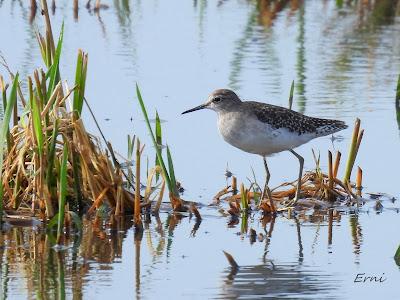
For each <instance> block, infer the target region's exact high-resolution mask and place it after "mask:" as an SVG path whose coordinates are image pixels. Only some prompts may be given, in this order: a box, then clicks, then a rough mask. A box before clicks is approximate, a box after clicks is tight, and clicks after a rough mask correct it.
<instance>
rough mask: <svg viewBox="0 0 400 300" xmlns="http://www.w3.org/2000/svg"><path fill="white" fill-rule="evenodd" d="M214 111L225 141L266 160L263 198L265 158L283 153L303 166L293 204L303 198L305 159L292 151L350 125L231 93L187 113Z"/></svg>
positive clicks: (225, 91)
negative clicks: (245, 99)
mask: <svg viewBox="0 0 400 300" xmlns="http://www.w3.org/2000/svg"><path fill="white" fill-rule="evenodd" d="M204 108H207V109H212V110H214V111H216V112H217V114H218V129H219V132H220V133H221V135H222V137H223V138H224V140H225V141H226V142H228V143H229V144H231V145H232V146H234V147H237V148H239V149H241V150H243V151H246V152H249V153H254V154H258V155H261V156H262V157H263V160H264V167H265V171H266V181H265V187H264V192H263V198H264V197H265V195H266V194H267V195H268V196H269V198H270V201H272V199H271V193H270V191H269V188H268V182H269V179H270V173H269V170H268V165H267V160H266V157H267V156H270V155H272V154H274V153H278V152H282V151H286V150H287V151H290V152H291V153H293V154H294V155H295V156H296V157H297V159H298V160H299V163H300V169H299V177H298V181H297V189H296V195H295V198H294V201H293V202H292V204H296V202H297V200H298V199H299V196H300V188H301V178H302V174H303V165H304V158H303V157H302V156H301V155H300V154H298V153H297V152H295V151H294V150H293V149H294V148H296V147H298V146H300V145H303V144H305V143H307V142H308V141H310V140H312V139H314V138H317V137H321V136H326V135H329V134H333V133H335V132H338V131H340V130H342V129H345V128H347V125H346V124H345V123H344V122H342V121H338V120H329V119H319V118H313V117H308V116H305V115H303V114H301V113H298V112H296V111H293V110H291V109H287V108H284V107H280V106H275V105H271V104H266V103H260V102H254V101H242V100H240V98H239V97H238V96H237V95H236V94H235V93H234V92H233V91H231V90H228V89H219V90H215V91H214V92H213V93H212V94H211V95H210V96H209V97H208V99H207V101H206V102H205V103H204V104H201V105H199V106H197V107H195V108H192V109H189V110H187V111H184V112H183V113H182V114H186V113H189V112H193V111H196V110H200V109H204Z"/></svg>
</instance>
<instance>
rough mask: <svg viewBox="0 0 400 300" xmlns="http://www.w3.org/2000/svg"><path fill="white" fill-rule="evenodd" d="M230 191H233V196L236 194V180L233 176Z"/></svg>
mask: <svg viewBox="0 0 400 300" xmlns="http://www.w3.org/2000/svg"><path fill="white" fill-rule="evenodd" d="M232 191H233V194H237V192H238V189H237V178H236V177H235V176H232Z"/></svg>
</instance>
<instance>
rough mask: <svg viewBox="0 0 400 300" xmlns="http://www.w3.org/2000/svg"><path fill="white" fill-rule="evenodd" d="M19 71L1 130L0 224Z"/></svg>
mask: <svg viewBox="0 0 400 300" xmlns="http://www.w3.org/2000/svg"><path fill="white" fill-rule="evenodd" d="M18 78H19V75H18V73H17V74H16V75H15V77H14V80H13V84H12V87H11V92H10V97H9V99H8V101H7V107H6V109H5V113H4V118H3V124H2V126H1V131H0V180H1V182H0V224H1V222H2V219H3V181H2V179H3V162H4V161H3V160H4V148H5V145H4V142H5V140H6V136H7V132H8V130H9V125H10V119H11V115H12V111H13V109H14V103H16V101H17V88H18Z"/></svg>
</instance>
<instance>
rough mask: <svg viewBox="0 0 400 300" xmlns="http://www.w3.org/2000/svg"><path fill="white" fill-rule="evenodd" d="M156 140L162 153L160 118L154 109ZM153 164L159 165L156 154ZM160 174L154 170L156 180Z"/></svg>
mask: <svg viewBox="0 0 400 300" xmlns="http://www.w3.org/2000/svg"><path fill="white" fill-rule="evenodd" d="M155 132H156V142H157V144H158V145H159V147H160V151H161V154H162V148H161V147H162V131H161V120H160V116H159V115H158V112H157V111H156V130H155ZM155 165H156V166H159V165H160V162H159V161H158V158H157V156H156V160H155ZM159 176H160V174H159V173H158V172H156V182H158V179H159Z"/></svg>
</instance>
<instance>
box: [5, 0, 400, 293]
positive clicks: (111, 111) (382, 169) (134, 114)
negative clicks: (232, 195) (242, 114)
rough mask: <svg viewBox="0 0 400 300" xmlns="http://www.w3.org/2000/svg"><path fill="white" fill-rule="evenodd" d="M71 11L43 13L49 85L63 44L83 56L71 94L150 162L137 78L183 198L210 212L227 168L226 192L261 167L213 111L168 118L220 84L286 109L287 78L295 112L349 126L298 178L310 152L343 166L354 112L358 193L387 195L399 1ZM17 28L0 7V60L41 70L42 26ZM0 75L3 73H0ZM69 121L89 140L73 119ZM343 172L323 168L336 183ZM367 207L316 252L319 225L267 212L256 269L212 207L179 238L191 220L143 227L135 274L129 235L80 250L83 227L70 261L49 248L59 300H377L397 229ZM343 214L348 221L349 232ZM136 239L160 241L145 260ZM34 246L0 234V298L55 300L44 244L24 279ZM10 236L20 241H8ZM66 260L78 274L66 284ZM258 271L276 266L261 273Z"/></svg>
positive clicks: (392, 280)
mask: <svg viewBox="0 0 400 300" xmlns="http://www.w3.org/2000/svg"><path fill="white" fill-rule="evenodd" d="M80 2H81V3H79V5H80V6H79V10H78V18H75V17H74V12H73V1H57V2H56V9H55V12H54V15H52V22H53V28H54V31H55V32H56V33H57V34H58V32H59V29H60V27H61V23H62V21H64V22H65V33H64V47H63V54H62V65H61V74H62V77H63V79H64V80H67V81H68V84H69V86H72V84H73V81H74V79H73V78H74V76H73V74H74V65H75V60H76V54H77V50H78V49H79V48H82V49H83V50H84V51H87V52H88V53H89V69H88V81H87V98H88V100H89V101H90V103H91V105H92V108H93V110H94V112H95V115H96V116H97V118H98V120H99V121H100V125H101V127H102V129H103V131H104V133H105V135H106V137H107V139H108V140H110V141H112V143H113V146H114V148H115V149H116V150H117V151H118V152H119V153H120V154H121V155H123V156H125V155H126V149H127V144H126V136H127V134H131V135H132V134H136V135H137V136H138V137H140V139H141V140H142V141H143V142H144V143H145V144H146V148H145V158H146V156H148V158H149V162H150V163H152V162H153V161H154V150H153V149H152V146H151V142H150V139H149V136H148V134H147V130H146V128H145V124H144V122H143V117H142V115H141V111H140V108H139V105H138V103H137V100H136V98H135V83H138V84H139V85H140V88H141V91H142V94H143V97H144V100H145V102H146V105H147V106H148V110H149V112H150V114H151V115H152V117H154V115H155V110H156V109H157V111H158V112H159V114H160V116H161V118H162V119H164V120H166V122H164V123H163V124H162V125H163V136H164V143H165V144H169V145H170V147H171V151H172V155H173V159H174V166H175V169H176V174H177V177H178V180H179V181H181V182H182V184H183V186H184V187H185V190H186V191H185V194H184V196H183V197H184V198H185V199H187V200H195V201H198V202H201V203H204V204H208V203H209V202H211V200H212V197H213V195H214V194H215V193H216V192H217V191H218V190H220V189H221V188H222V187H223V186H224V185H225V178H224V173H225V169H226V166H227V163H228V165H229V169H230V170H231V171H232V172H233V173H234V174H235V176H237V177H238V181H239V182H246V183H247V182H248V181H247V179H246V178H247V177H249V178H252V176H253V175H252V171H251V167H253V168H254V170H255V174H256V176H257V179H258V181H259V182H262V180H263V176H264V171H263V164H262V160H261V158H260V157H257V156H254V155H250V154H247V153H244V152H241V151H239V150H237V149H235V148H233V147H231V146H230V145H228V144H226V143H225V142H224V141H223V140H222V138H221V137H220V136H219V134H218V132H217V129H216V116H215V114H214V113H213V112H210V111H200V112H197V113H193V114H190V115H185V116H181V115H180V114H181V112H182V111H184V110H186V109H188V108H191V107H193V106H196V105H198V104H200V103H202V102H203V101H205V99H206V98H207V96H208V94H209V93H210V92H211V91H212V90H214V89H216V88H221V87H228V88H231V89H234V90H235V91H236V92H237V93H238V95H240V96H241V97H242V98H244V99H248V100H258V101H265V102H269V103H272V104H276V105H282V106H287V102H288V96H289V89H290V84H291V82H292V80H294V81H295V91H294V109H295V110H297V111H300V112H302V113H305V114H307V115H311V116H317V117H326V118H337V119H341V120H343V121H345V122H346V123H348V124H349V125H350V128H349V129H347V130H345V131H342V132H340V133H339V134H338V136H337V138H338V139H337V140H336V141H335V142H334V143H332V142H331V140H330V137H325V138H320V139H317V140H314V141H312V142H310V143H308V144H307V145H304V146H301V147H299V148H298V152H299V153H300V154H302V155H303V156H304V157H305V160H306V162H305V168H306V169H312V168H313V167H314V162H313V158H312V154H311V149H315V150H316V151H320V153H321V160H322V161H321V167H322V168H323V169H326V165H327V150H332V151H336V150H340V151H341V152H342V157H343V159H345V158H346V157H347V149H348V145H349V142H350V138H351V132H352V124H353V122H354V120H355V118H357V117H358V118H360V119H361V120H362V127H363V128H364V129H365V134H364V139H363V142H362V145H361V148H360V151H359V155H358V158H357V161H356V165H359V166H361V167H362V169H363V171H364V178H363V184H364V186H365V190H364V191H369V192H376V191H379V192H385V193H388V194H389V195H392V196H394V197H397V196H398V195H399V189H398V176H397V173H398V169H399V167H400V158H399V155H398V153H400V142H399V127H400V125H399V123H397V119H396V107H395V101H394V97H395V88H396V83H397V77H398V75H399V72H400V34H399V33H400V13H399V11H400V8H399V7H400V2H399V1H393V0H376V1H372V2H371V3H370V5H369V6H367V5H365V4H363V1H357V2H355V1H344V2H348V3H350V4H346V3H345V4H343V6H339V5H337V3H340V1H318V0H309V1H300V0H298V1H295V0H292V1H279V2H276V1H262V0H259V1H244V0H243V1H242V0H231V1H206V0H197V1H188V0H180V1H179V0H174V1H159V0H150V1H140V0H136V1H128V0H125V1H117V0H115V1H107V2H106V1H103V3H104V4H107V5H108V6H109V8H108V9H102V10H100V11H99V12H95V11H93V10H88V9H86V8H85V3H83V2H82V1H80ZM92 2H93V1H92ZM29 19H30V9H29V2H28V1H1V2H0V36H1V37H2V39H1V40H2V42H1V43H0V51H1V54H2V55H3V56H4V58H5V59H6V60H7V63H8V65H9V66H10V68H11V69H12V70H13V71H14V72H15V71H19V72H20V74H21V77H22V78H26V76H28V75H30V74H32V72H33V70H34V69H35V68H37V67H43V65H42V63H41V58H40V52H39V49H38V46H37V42H36V38H35V34H34V32H35V28H36V27H38V28H43V22H42V19H41V17H40V14H39V12H38V13H37V15H36V18H34V19H33V22H32V24H31V23H30V21H29ZM0 74H2V75H3V76H4V77H5V78H8V74H7V72H6V70H5V69H4V68H3V67H1V66H0ZM131 118H132V120H131ZM84 121H85V124H86V127H87V129H88V130H89V131H91V132H93V133H94V134H96V135H98V132H97V130H96V127H95V125H94V122H93V120H92V119H91V118H90V116H89V114H88V112H87V111H85V112H84ZM343 166H344V164H342V168H344V167H343ZM269 167H270V170H271V174H272V178H271V186H274V185H277V184H280V183H282V182H283V181H286V180H293V179H294V178H295V177H296V175H297V160H296V159H295V158H294V157H293V156H292V155H291V154H290V153H281V154H278V155H276V156H274V157H272V158H270V159H269ZM343 171H344V170H342V169H341V170H339V174H340V176H341V174H342V173H343ZM143 173H144V172H143ZM383 205H384V211H383V212H382V213H381V214H377V213H376V212H375V210H374V209H373V204H371V205H370V207H367V208H366V209H364V210H363V212H361V213H360V214H357V213H356V214H350V213H349V212H348V211H345V212H344V213H342V214H341V219H340V221H339V220H337V221H334V226H333V241H332V244H331V245H329V244H328V241H327V235H328V229H327V228H328V227H327V224H328V222H327V218H326V216H325V217H324V218H323V220H320V221H319V222H315V221H312V220H309V219H307V218H305V217H304V218H305V219H304V220H303V217H302V216H301V215H300V216H299V217H298V218H299V226H297V225H296V222H295V220H290V219H289V220H288V219H286V218H284V217H278V218H277V219H276V221H275V226H274V231H273V234H272V237H271V241H270V244H269V246H268V248H269V249H268V253H267V255H266V257H267V260H266V261H264V260H263V255H264V251H265V247H266V242H265V241H263V242H256V243H254V244H253V245H250V244H249V238H248V237H247V236H246V235H237V234H236V233H237V232H238V231H240V224H239V225H237V227H235V228H227V225H226V224H227V221H228V220H227V218H226V217H222V216H220V215H219V214H218V213H217V212H216V211H214V210H210V211H208V210H207V209H203V210H202V214H204V215H205V216H204V218H203V219H204V220H203V222H202V223H201V225H200V229H199V230H198V232H197V234H196V235H195V237H193V236H191V230H192V227H193V225H194V220H193V219H192V220H191V221H189V219H188V218H183V219H182V220H181V221H180V223H179V224H178V225H177V226H176V228H175V230H174V231H173V233H169V232H168V228H167V225H166V224H167V223H168V221H167V215H166V214H163V215H162V216H161V222H162V223H163V226H162V227H163V228H164V231H165V232H164V237H162V236H160V234H159V233H157V231H156V224H155V223H154V222H155V221H154V220H153V221H152V222H153V223H152V224H150V226H149V229H148V230H146V231H145V233H144V236H143V240H142V242H141V245H140V248H141V252H140V263H139V264H138V265H139V266H140V273H138V272H137V267H136V265H135V256H137V254H138V251H137V249H136V250H135V246H134V241H133V240H134V238H133V229H131V228H130V229H128V228H126V230H122V231H121V232H119V231H117V232H116V233H115V232H114V233H113V232H108V231H105V236H103V239H100V238H98V236H97V234H98V232H97V233H95V234H92V235H93V238H94V239H95V240H92V242H90V234H89V233H90V232H92V231H93V228H91V227H90V226H89V225H87V226H88V227H87V234H88V235H89V237H88V235H85V237H84V241H83V242H82V244H81V246H80V248H79V251H78V252H77V253H76V257H75V258H73V257H72V256H73V251H72V250H71V249H70V250H67V251H66V253H63V255H66V257H64V256H63V259H64V260H65V261H66V263H65V268H66V270H65V284H66V286H65V289H66V292H67V298H73V297H72V294H73V292H74V293H77V294H76V295H75V296H74V297H75V298H76V299H79V298H82V297H83V298H85V299H106V298H108V299H109V298H110V297H112V296H115V295H116V294H117V293H119V294H121V295H126V298H132V297H137V298H145V299H146V298H155V297H158V298H160V297H161V298H165V297H167V296H168V298H171V297H178V298H187V297H191V298H201V299H204V298H260V297H261V295H263V296H270V297H272V298H273V297H276V298H282V297H284V296H286V297H288V298H304V297H308V298H316V299H320V298H328V297H330V298H340V299H342V298H349V299H350V298H351V299H356V298H361V297H363V298H364V299H366V298H373V297H379V296H382V295H385V298H388V299H390V298H392V299H394V298H396V296H397V294H396V290H397V289H396V287H397V286H396V284H397V282H398V280H399V272H398V267H397V266H396V265H395V263H394V260H393V255H394V252H395V251H396V249H397V246H398V244H399V243H400V240H398V239H397V238H396V237H397V231H396V228H398V225H399V223H400V222H399V218H398V214H397V211H396V210H395V208H396V207H397V206H398V205H397V202H395V203H394V204H392V203H391V202H390V201H386V202H384V203H383ZM392 208H393V209H392ZM355 218H356V219H357V222H356V223H357V224H358V225H354V224H355V222H354V220H355ZM251 224H252V225H251V226H252V227H253V228H254V229H255V230H256V231H257V233H258V232H260V231H261V232H262V228H261V224H260V223H259V216H255V217H254V220H253V221H252V223H251ZM127 227H129V226H127ZM298 228H300V229H301V242H302V254H300V250H299V249H300V247H299V243H298V240H299V238H298V234H297V229H298ZM354 228H356V229H354ZM17 232H18V233H17ZM20 235H21V237H19V236H20ZM22 237H23V238H22ZM149 237H152V239H153V244H156V243H159V241H160V243H161V244H162V245H163V246H162V247H161V246H160V247H161V248H162V249H161V250H160V253H159V254H155V253H154V252H153V251H152V250H151V249H149V248H148V240H149ZM41 238H43V239H44V238H45V235H44V236H43V235H41V234H40V233H39V232H38V231H37V230H31V229H24V230H22V229H11V231H9V232H8V233H7V234H6V235H2V236H1V239H3V240H4V241H7V242H6V244H5V245H6V247H5V249H3V248H0V254H2V256H1V257H2V265H1V272H2V273H1V282H2V289H1V290H0V291H1V292H2V294H3V297H5V296H7V297H8V299H19V298H21V299H25V298H37V296H35V295H37V290H40V287H41V286H42V287H43V288H44V290H45V291H46V292H47V293H49V295H48V298H56V297H57V296H56V294H54V293H56V292H57V289H58V288H59V287H60V285H59V281H57V280H55V279H54V276H56V275H57V276H58V275H59V274H60V272H59V271H60V270H61V269H57V257H56V254H55V252H54V251H53V250H50V248H49V247H48V246H46V247H47V248H46V247H45V249H47V250H46V251H48V252H49V253H50V252H52V253H53V255H55V257H53V258H47V257H45V258H46V259H49V260H52V262H53V263H52V264H54V268H53V269H51V270H50V271H48V272H47V271H43V272H44V273H43V276H42V280H45V281H46V282H45V284H43V283H41V281H40V280H39V279H35V280H34V279H32V278H34V277H33V275H32V273H30V272H36V273H35V274H40V263H38V262H36V261H35V260H37V259H38V257H40V255H39V254H40V253H42V252H40V250H38V249H36V248H35V247H38V244H36V246H32V245H31V243H29V242H28V241H33V240H40V239H41ZM21 240H25V241H26V242H25V244H24V243H22V246H21ZM162 241H163V242H162ZM0 242H1V243H3V241H2V240H0ZM1 243H0V245H1ZM85 243H86V244H85ZM91 243H92V244H91ZM85 245H86V246H85ZM88 245H92V247H90V246H88ZM28 246H29V247H28ZM153 246H154V247H155V245H153ZM27 247H28V248H27ZM32 247H33V248H32ZM85 247H87V248H85ZM222 250H226V251H228V252H229V253H231V254H232V255H233V256H234V257H235V259H236V260H237V262H238V264H239V265H240V266H242V267H241V268H240V269H239V271H238V273H237V274H236V275H235V276H233V281H232V280H231V279H227V276H228V275H229V273H230V271H231V270H230V268H229V265H228V262H227V261H226V259H225V258H224V256H223V254H222ZM35 251H36V252H35ZM38 251H39V252H38ZM46 253H47V252H46ZM38 255H39V256H38ZM74 261H75V262H76V263H77V265H75V267H76V268H77V269H76V270H78V271H76V272H78V273H77V274H78V275H79V274H80V275H79V276H78V275H73V272H72V269H73V265H74ZM269 261H272V262H273V264H274V265H275V266H276V269H271V268H272V267H271V264H270V263H269ZM38 266H39V267H38ZM35 268H36V269H35ZM44 268H47V266H46V264H45V266H44ZM5 269H7V270H5ZM357 273H366V274H367V275H368V274H371V275H375V276H381V275H382V273H385V275H384V277H385V278H387V280H386V281H385V282H384V283H365V284H364V283H363V284H359V283H354V282H353V281H354V278H355V277H356V275H357ZM54 274H56V275H54ZM35 276H36V275H35ZM74 276H75V277H74ZM78 277H79V278H80V280H75V279H74V278H78ZM35 278H36V277H35ZM5 287H6V288H5ZM35 291H36V292H35ZM311 291H312V292H311ZM42 293H43V291H42Z"/></svg>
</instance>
